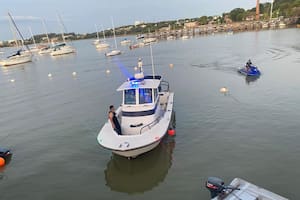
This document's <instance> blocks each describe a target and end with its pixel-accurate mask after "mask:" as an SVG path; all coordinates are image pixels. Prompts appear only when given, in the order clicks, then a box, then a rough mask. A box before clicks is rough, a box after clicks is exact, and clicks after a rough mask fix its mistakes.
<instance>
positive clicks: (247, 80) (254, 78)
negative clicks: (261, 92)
mask: <svg viewBox="0 0 300 200" xmlns="http://www.w3.org/2000/svg"><path fill="white" fill-rule="evenodd" d="M259 77H260V76H246V78H245V81H246V83H247V84H248V85H249V84H250V83H251V82H255V81H257V79H259Z"/></svg>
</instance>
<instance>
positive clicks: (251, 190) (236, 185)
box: [205, 177, 288, 200]
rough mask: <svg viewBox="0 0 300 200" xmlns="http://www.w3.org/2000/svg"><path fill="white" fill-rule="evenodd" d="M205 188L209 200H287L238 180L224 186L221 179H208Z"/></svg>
mask: <svg viewBox="0 0 300 200" xmlns="http://www.w3.org/2000/svg"><path fill="white" fill-rule="evenodd" d="M205 186H206V188H207V189H208V190H209V191H210V194H211V200H240V199H243V200H288V199H287V198H285V197H282V196H280V195H278V194H275V193H273V192H271V191H268V190H266V189H264V188H261V187H259V186H257V185H254V184H252V183H249V182H248V181H245V180H243V179H240V178H235V179H233V181H232V182H231V183H230V185H228V186H226V185H224V181H223V180H222V179H220V178H217V177H209V178H208V179H207V181H206V184H205Z"/></svg>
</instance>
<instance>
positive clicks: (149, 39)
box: [143, 37, 157, 46]
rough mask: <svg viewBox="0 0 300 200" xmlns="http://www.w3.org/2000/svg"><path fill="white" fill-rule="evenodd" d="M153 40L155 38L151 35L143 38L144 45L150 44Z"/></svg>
mask: <svg viewBox="0 0 300 200" xmlns="http://www.w3.org/2000/svg"><path fill="white" fill-rule="evenodd" d="M154 42H157V39H156V38H153V37H149V38H145V39H144V40H143V43H144V45H145V46H147V45H150V44H151V43H154Z"/></svg>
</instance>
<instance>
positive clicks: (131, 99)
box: [124, 89, 136, 104]
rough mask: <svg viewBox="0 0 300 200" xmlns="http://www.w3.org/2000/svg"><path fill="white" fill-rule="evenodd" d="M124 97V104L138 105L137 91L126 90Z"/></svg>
mask: <svg viewBox="0 0 300 200" xmlns="http://www.w3.org/2000/svg"><path fill="white" fill-rule="evenodd" d="M124 95H125V97H124V104H136V101H135V89H130V90H125V91H124Z"/></svg>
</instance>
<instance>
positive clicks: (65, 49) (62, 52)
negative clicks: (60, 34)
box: [50, 46, 75, 56]
mask: <svg viewBox="0 0 300 200" xmlns="http://www.w3.org/2000/svg"><path fill="white" fill-rule="evenodd" d="M71 53H75V49H74V48H72V47H67V46H65V47H63V48H61V49H57V50H53V51H52V52H51V53H50V55H51V56H60V55H65V54H71Z"/></svg>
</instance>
